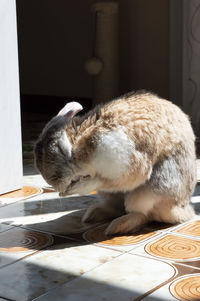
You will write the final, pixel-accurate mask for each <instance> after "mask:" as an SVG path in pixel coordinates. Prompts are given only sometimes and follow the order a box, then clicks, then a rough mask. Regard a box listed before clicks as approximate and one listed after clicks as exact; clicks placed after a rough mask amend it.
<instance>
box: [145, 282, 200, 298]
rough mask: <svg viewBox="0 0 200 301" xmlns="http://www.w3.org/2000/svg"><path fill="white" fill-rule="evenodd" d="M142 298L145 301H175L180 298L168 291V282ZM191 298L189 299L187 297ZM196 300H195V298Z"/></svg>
mask: <svg viewBox="0 0 200 301" xmlns="http://www.w3.org/2000/svg"><path fill="white" fill-rule="evenodd" d="M143 300H145V301H160V300H163V301H175V300H176V301H177V300H180V299H176V298H175V297H173V296H172V294H171V293H170V291H169V284H167V285H165V286H163V287H161V288H160V289H158V290H156V291H155V292H154V293H152V294H150V295H149V296H147V297H146V298H144V299H143ZM188 300H191V299H188ZM196 301H197V300H196Z"/></svg>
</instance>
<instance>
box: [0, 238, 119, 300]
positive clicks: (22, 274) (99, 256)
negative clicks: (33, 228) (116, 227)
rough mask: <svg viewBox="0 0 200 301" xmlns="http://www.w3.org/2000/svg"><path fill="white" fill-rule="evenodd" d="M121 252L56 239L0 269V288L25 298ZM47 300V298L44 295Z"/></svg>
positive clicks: (13, 296) (14, 297)
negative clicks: (37, 251) (43, 248)
mask: <svg viewBox="0 0 200 301" xmlns="http://www.w3.org/2000/svg"><path fill="white" fill-rule="evenodd" d="M120 254H121V253H119V252H117V251H115V252H114V251H113V250H112V251H111V250H107V249H102V248H98V247H95V246H91V245H80V244H78V243H74V242H69V241H68V242H67V243H66V242H65V239H64V238H63V240H62V242H59V243H56V244H55V245H54V246H53V247H50V248H48V250H44V251H41V252H39V253H37V254H34V255H32V256H30V257H28V258H26V259H24V260H21V261H19V262H16V263H14V264H11V265H9V266H7V267H6V268H1V269H0V279H1V281H0V292H1V294H2V295H3V296H4V297H6V298H8V299H12V300H15V301H27V300H33V299H34V298H36V297H38V296H40V295H42V294H45V293H46V292H48V291H49V290H51V289H53V288H55V287H57V286H59V285H61V284H63V283H67V282H69V281H71V280H72V279H75V278H77V277H80V276H81V275H83V274H84V273H86V272H88V271H90V270H93V269H95V268H97V267H99V266H101V265H104V264H105V263H106V262H109V261H112V260H113V259H114V258H115V257H117V256H119V255H120ZM46 300H48V299H46Z"/></svg>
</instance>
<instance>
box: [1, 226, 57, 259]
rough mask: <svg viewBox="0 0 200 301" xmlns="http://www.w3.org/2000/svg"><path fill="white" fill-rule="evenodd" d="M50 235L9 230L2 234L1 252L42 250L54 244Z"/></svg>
mask: <svg viewBox="0 0 200 301" xmlns="http://www.w3.org/2000/svg"><path fill="white" fill-rule="evenodd" d="M52 242H53V238H52V236H50V235H47V234H45V233H40V232H34V231H27V230H21V231H19V230H9V231H5V232H3V233H1V234H0V252H6V253H15V252H29V251H33V250H40V249H43V248H45V247H48V246H50V245H51V244H52Z"/></svg>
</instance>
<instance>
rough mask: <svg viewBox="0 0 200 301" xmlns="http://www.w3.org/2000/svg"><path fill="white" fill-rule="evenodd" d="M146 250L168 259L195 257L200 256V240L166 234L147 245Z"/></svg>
mask: <svg viewBox="0 0 200 301" xmlns="http://www.w3.org/2000/svg"><path fill="white" fill-rule="evenodd" d="M145 251H146V252H147V253H148V254H150V255H153V256H156V257H162V258H167V259H175V260H186V259H194V258H199V257H200V241H198V240H194V239H190V238H187V237H181V236H175V235H165V236H164V237H162V238H160V239H158V240H156V241H155V242H152V243H149V244H148V245H146V247H145Z"/></svg>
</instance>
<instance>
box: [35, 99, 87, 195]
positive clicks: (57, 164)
mask: <svg viewBox="0 0 200 301" xmlns="http://www.w3.org/2000/svg"><path fill="white" fill-rule="evenodd" d="M81 110H82V106H81V105H80V104H79V103H77V102H70V103H67V104H66V106H65V107H64V108H63V109H62V110H61V111H60V112H59V113H58V115H57V116H55V117H53V118H52V119H51V120H50V121H49V122H48V123H47V125H46V126H45V128H44V129H43V131H42V133H41V135H40V137H39V139H38V141H37V143H36V145H35V152H34V155H35V166H36V168H37V169H38V170H39V172H40V173H41V174H42V176H43V177H44V179H45V180H46V181H47V183H48V184H50V185H52V186H53V187H54V188H55V189H56V191H59V192H60V193H61V194H62V193H64V191H65V189H66V187H68V186H69V185H70V183H71V182H72V179H73V180H74V181H75V179H76V177H77V174H78V173H79V171H78V169H79V168H78V166H76V164H75V162H74V160H73V156H72V145H71V143H70V141H69V139H68V137H67V134H66V127H67V124H68V123H69V121H70V120H71V119H72V118H73V117H74V115H75V114H77V113H78V112H79V111H81Z"/></svg>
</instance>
